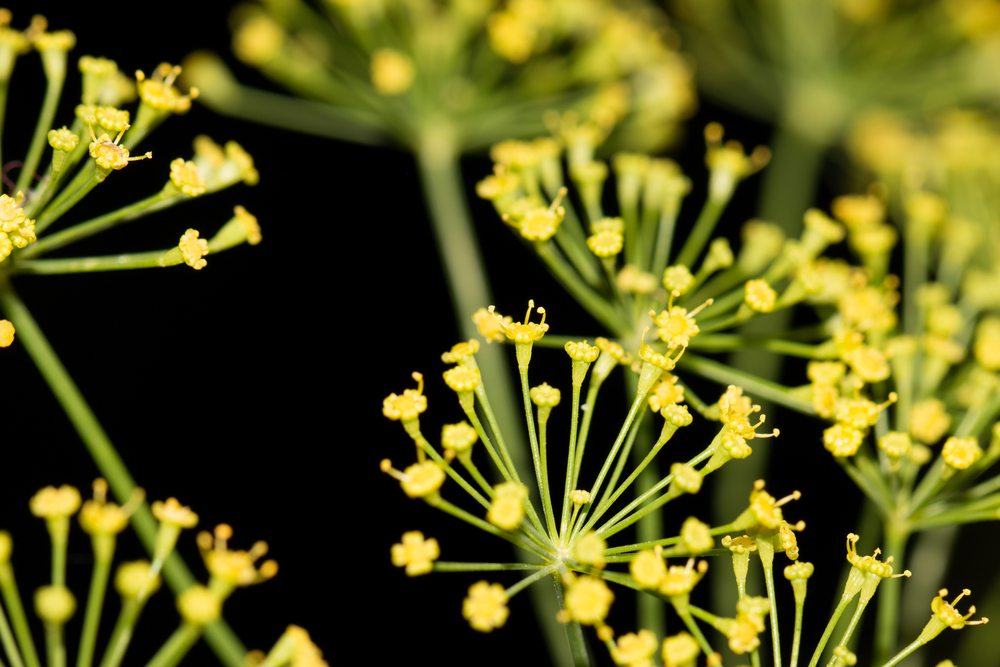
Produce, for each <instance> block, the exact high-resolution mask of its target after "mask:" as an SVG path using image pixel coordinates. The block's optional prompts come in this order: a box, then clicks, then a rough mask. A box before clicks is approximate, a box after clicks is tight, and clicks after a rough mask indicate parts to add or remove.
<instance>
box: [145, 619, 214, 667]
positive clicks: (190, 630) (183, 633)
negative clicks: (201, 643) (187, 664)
mask: <svg viewBox="0 0 1000 667" xmlns="http://www.w3.org/2000/svg"><path fill="white" fill-rule="evenodd" d="M200 636H201V626H198V625H194V624H193V623H184V624H182V625H181V626H180V627H179V628H177V629H176V630H174V633H173V634H172V635H170V637H168V638H167V641H166V642H164V643H163V646H161V647H160V650H159V651H157V652H156V655H154V656H153V657H152V658H151V659H150V661H149V663H147V665H146V667H173V666H174V665H176V664H179V663H180V661H181V660H183V659H184V656H185V655H187V653H188V651H190V650H191V647H192V646H194V644H195V642H196V641H198V637H200Z"/></svg>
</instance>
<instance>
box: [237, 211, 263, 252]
mask: <svg viewBox="0 0 1000 667" xmlns="http://www.w3.org/2000/svg"><path fill="white" fill-rule="evenodd" d="M233 217H234V218H235V219H236V221H237V222H238V223H239V225H240V227H242V230H243V235H244V236H245V237H246V240H247V243H249V244H250V245H259V244H260V242H261V241H262V240H264V237H263V236H262V235H261V232H260V224H259V223H258V222H257V216H255V215H253V214H252V213H250V211H248V210H246V209H245V208H243V207H242V206H239V205H237V206H234V207H233Z"/></svg>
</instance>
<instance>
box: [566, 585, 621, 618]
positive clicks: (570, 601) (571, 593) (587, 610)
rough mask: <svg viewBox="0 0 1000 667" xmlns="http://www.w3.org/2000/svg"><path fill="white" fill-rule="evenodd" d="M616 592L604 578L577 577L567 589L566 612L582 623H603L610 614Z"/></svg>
mask: <svg viewBox="0 0 1000 667" xmlns="http://www.w3.org/2000/svg"><path fill="white" fill-rule="evenodd" d="M614 599H615V595H614V593H612V592H611V589H610V588H608V585H607V584H605V583H604V581H603V580H601V579H598V578H597V577H592V576H583V577H577V578H576V579H575V580H574V581H573V582H572V583H570V585H569V587H568V588H567V590H566V598H565V603H566V609H565V611H566V614H567V616H568V617H569V618H570V619H571V620H574V621H576V622H577V623H580V624H582V625H601V624H602V623H603V622H604V619H605V618H607V616H608V611H609V610H610V609H611V602H612V601H613V600H614Z"/></svg>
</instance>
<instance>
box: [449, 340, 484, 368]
mask: <svg viewBox="0 0 1000 667" xmlns="http://www.w3.org/2000/svg"><path fill="white" fill-rule="evenodd" d="M477 352H479V341H478V340H475V339H470V340H463V341H462V342H460V343H455V344H454V345H452V346H451V349H450V350H448V351H447V352H445V353H444V354H442V355H441V361H443V362H445V363H446V364H461V363H463V362H465V361H468V360H469V359H472V358H473V357H474V356H475V354H476V353H477Z"/></svg>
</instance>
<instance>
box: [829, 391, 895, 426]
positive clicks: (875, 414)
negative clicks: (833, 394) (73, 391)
mask: <svg viewBox="0 0 1000 667" xmlns="http://www.w3.org/2000/svg"><path fill="white" fill-rule="evenodd" d="M895 401H896V393H895V392H891V393H890V394H889V398H888V400H887V401H886V402H885V403H881V404H879V403H873V402H872V401H869V400H868V399H867V398H862V397H858V398H842V399H840V400H838V401H837V404H836V407H835V409H834V415H835V416H836V418H837V421H838V422H840V423H841V424H842V425H844V426H849V427H851V428H854V429H857V430H859V431H864V430H865V429H867V428H869V427H871V426H874V425H875V422H877V421H878V418H879V415H880V414H882V411H883V410H885V409H886V408H887V407H888V406H889V405H891V404H892V403H894V402H895Z"/></svg>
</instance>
